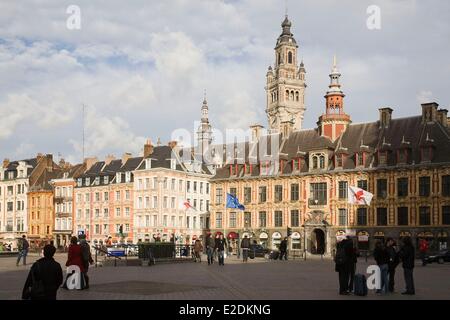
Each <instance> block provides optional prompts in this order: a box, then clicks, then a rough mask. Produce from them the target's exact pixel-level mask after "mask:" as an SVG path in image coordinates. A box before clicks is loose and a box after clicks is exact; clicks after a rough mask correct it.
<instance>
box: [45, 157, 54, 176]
mask: <svg viewBox="0 0 450 320" xmlns="http://www.w3.org/2000/svg"><path fill="white" fill-rule="evenodd" d="M45 166H46V169H47V170H48V171H50V172H51V171H52V170H53V155H52V154H46V155H45Z"/></svg>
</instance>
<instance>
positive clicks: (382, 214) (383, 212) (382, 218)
mask: <svg viewBox="0 0 450 320" xmlns="http://www.w3.org/2000/svg"><path fill="white" fill-rule="evenodd" d="M377 226H387V208H377Z"/></svg>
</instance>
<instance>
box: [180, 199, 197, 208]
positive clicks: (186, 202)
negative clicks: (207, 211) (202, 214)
mask: <svg viewBox="0 0 450 320" xmlns="http://www.w3.org/2000/svg"><path fill="white" fill-rule="evenodd" d="M180 209H184V210H197V209H195V208H194V207H193V206H192V205H191V204H190V203H189V201H187V200H182V201H181V203H180Z"/></svg>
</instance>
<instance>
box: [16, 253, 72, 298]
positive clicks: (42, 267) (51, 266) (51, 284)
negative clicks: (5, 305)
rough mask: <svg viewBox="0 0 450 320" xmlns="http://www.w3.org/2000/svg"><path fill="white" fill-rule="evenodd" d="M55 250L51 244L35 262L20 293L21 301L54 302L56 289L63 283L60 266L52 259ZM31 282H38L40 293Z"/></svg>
mask: <svg viewBox="0 0 450 320" xmlns="http://www.w3.org/2000/svg"><path fill="white" fill-rule="evenodd" d="M55 252H56V248H55V247H54V246H52V245H51V244H48V245H46V246H45V247H44V257H43V258H41V259H39V260H38V261H36V262H35V263H34V264H33V265H32V266H31V269H30V272H29V273H28V277H27V280H26V282H25V286H24V288H23V291H22V299H31V300H56V293H57V291H58V288H59V287H60V286H61V284H62V283H63V274H62V269H61V265H60V264H59V263H58V262H56V261H55V260H54V259H53V255H54V254H55ZM33 281H36V282H40V284H41V288H42V291H41V292H37V291H40V290H36V289H37V288H38V286H37V285H36V284H34V288H35V290H32V288H33Z"/></svg>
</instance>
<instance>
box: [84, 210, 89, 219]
mask: <svg viewBox="0 0 450 320" xmlns="http://www.w3.org/2000/svg"><path fill="white" fill-rule="evenodd" d="M84 214H85V216H86V219H89V209H86V210H85V211H84Z"/></svg>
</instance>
